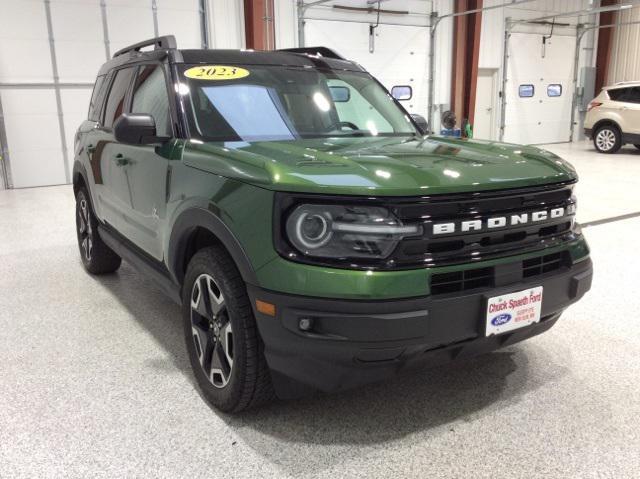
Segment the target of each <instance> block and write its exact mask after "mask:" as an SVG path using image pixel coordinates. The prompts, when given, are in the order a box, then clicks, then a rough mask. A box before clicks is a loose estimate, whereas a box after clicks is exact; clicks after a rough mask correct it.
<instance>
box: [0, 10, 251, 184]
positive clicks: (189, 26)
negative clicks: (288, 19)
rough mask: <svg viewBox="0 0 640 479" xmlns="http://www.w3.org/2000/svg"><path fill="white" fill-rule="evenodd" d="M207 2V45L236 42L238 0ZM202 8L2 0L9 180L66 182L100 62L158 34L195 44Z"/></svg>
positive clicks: (0, 74)
mask: <svg viewBox="0 0 640 479" xmlns="http://www.w3.org/2000/svg"><path fill="white" fill-rule="evenodd" d="M205 6H206V8H205V10H206V11H207V14H208V18H209V22H208V23H209V32H208V33H209V39H208V41H209V45H210V46H211V47H215V48H242V47H243V46H244V40H243V39H244V20H243V9H242V5H241V2H237V1H236V0H207V2H206V5H205ZM200 12H201V1H200V0H20V1H15V0H0V108H1V110H0V112H1V113H2V116H1V117H0V119H1V121H2V122H3V123H4V131H6V138H0V141H2V146H3V155H2V156H3V158H7V157H8V159H9V162H8V165H7V164H6V163H5V166H8V168H7V169H8V176H9V178H8V180H9V181H8V183H9V184H10V186H12V187H15V188H22V187H30V186H45V185H56V184H64V183H69V182H70V181H71V176H70V175H71V171H72V165H73V146H74V134H75V131H76V128H77V127H78V125H79V124H80V123H81V122H82V121H83V120H84V119H85V117H86V112H87V106H88V104H89V97H90V95H91V91H92V87H93V82H94V80H95V76H96V74H97V72H98V69H99V68H100V65H102V63H104V62H105V61H106V60H107V59H108V58H109V57H110V56H111V55H113V53H114V52H115V51H117V50H118V49H120V48H123V47H125V46H127V45H130V44H132V43H136V42H139V41H140V40H142V39H146V38H152V37H154V36H158V35H166V34H173V35H175V36H176V39H177V42H178V45H179V46H180V47H181V48H201V47H202V43H203V37H202V31H201V16H200ZM223 12H224V14H223ZM27 59H28V60H27ZM1 126H2V125H0V127H1ZM0 129H1V128H0ZM3 161H4V160H3Z"/></svg>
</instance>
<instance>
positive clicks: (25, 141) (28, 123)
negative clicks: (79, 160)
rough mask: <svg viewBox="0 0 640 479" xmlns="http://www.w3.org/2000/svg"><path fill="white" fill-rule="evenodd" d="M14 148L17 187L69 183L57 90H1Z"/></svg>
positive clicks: (13, 159) (11, 151)
mask: <svg viewBox="0 0 640 479" xmlns="http://www.w3.org/2000/svg"><path fill="white" fill-rule="evenodd" d="M0 101H1V102H2V108H3V111H4V115H5V127H6V131H7V138H8V144H9V149H10V160H11V173H12V178H13V186H14V187H15V188H24V187H28V186H44V185H57V184H62V183H66V177H65V171H64V160H63V156H62V142H61V139H60V129H59V125H58V108H57V104H56V96H55V92H54V91H53V89H51V88H47V89H24V88H15V89H14V88H11V89H9V88H5V89H2V90H0Z"/></svg>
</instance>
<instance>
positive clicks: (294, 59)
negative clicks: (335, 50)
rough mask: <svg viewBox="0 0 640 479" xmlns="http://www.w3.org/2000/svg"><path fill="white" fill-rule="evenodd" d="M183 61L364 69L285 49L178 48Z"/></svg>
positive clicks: (347, 62) (340, 61) (355, 65)
mask: <svg viewBox="0 0 640 479" xmlns="http://www.w3.org/2000/svg"><path fill="white" fill-rule="evenodd" d="M179 51H180V53H182V59H183V63H220V64H232V65H282V66H294V67H314V68H331V69H335V70H352V71H364V70H363V68H362V67H361V66H360V65H358V64H357V63H354V62H350V61H348V60H345V59H341V58H331V57H326V56H321V55H314V54H311V53H298V52H294V51H287V50H274V51H269V52H265V51H253V50H179Z"/></svg>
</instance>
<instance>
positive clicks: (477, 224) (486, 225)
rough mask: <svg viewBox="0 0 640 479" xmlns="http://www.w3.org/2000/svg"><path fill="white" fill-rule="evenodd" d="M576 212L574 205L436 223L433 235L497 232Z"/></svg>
mask: <svg viewBox="0 0 640 479" xmlns="http://www.w3.org/2000/svg"><path fill="white" fill-rule="evenodd" d="M574 212H575V207H574V205H569V206H568V207H567V208H564V207H559V208H553V209H550V210H539V211H533V212H531V213H519V214H512V215H506V216H492V217H489V218H483V219H474V220H466V221H455V222H448V223H436V224H434V225H433V235H444V234H451V233H457V232H461V233H467V232H471V231H485V230H495V229H500V228H507V227H509V226H517V225H526V224H529V223H536V222H540V221H546V220H550V219H557V218H562V217H563V216H565V215H568V214H573V213H574Z"/></svg>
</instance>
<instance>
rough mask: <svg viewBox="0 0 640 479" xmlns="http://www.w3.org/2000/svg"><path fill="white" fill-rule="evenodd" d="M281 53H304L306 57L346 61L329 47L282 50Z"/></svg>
mask: <svg viewBox="0 0 640 479" xmlns="http://www.w3.org/2000/svg"><path fill="white" fill-rule="evenodd" d="M277 51H279V52H290V53H302V54H305V55H319V56H321V57H327V58H335V59H337V60H346V58H345V57H343V56H342V55H340V54H339V53H336V52H335V51H333V50H332V49H331V48H327V47H304V48H281V49H279V50H277Z"/></svg>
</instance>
